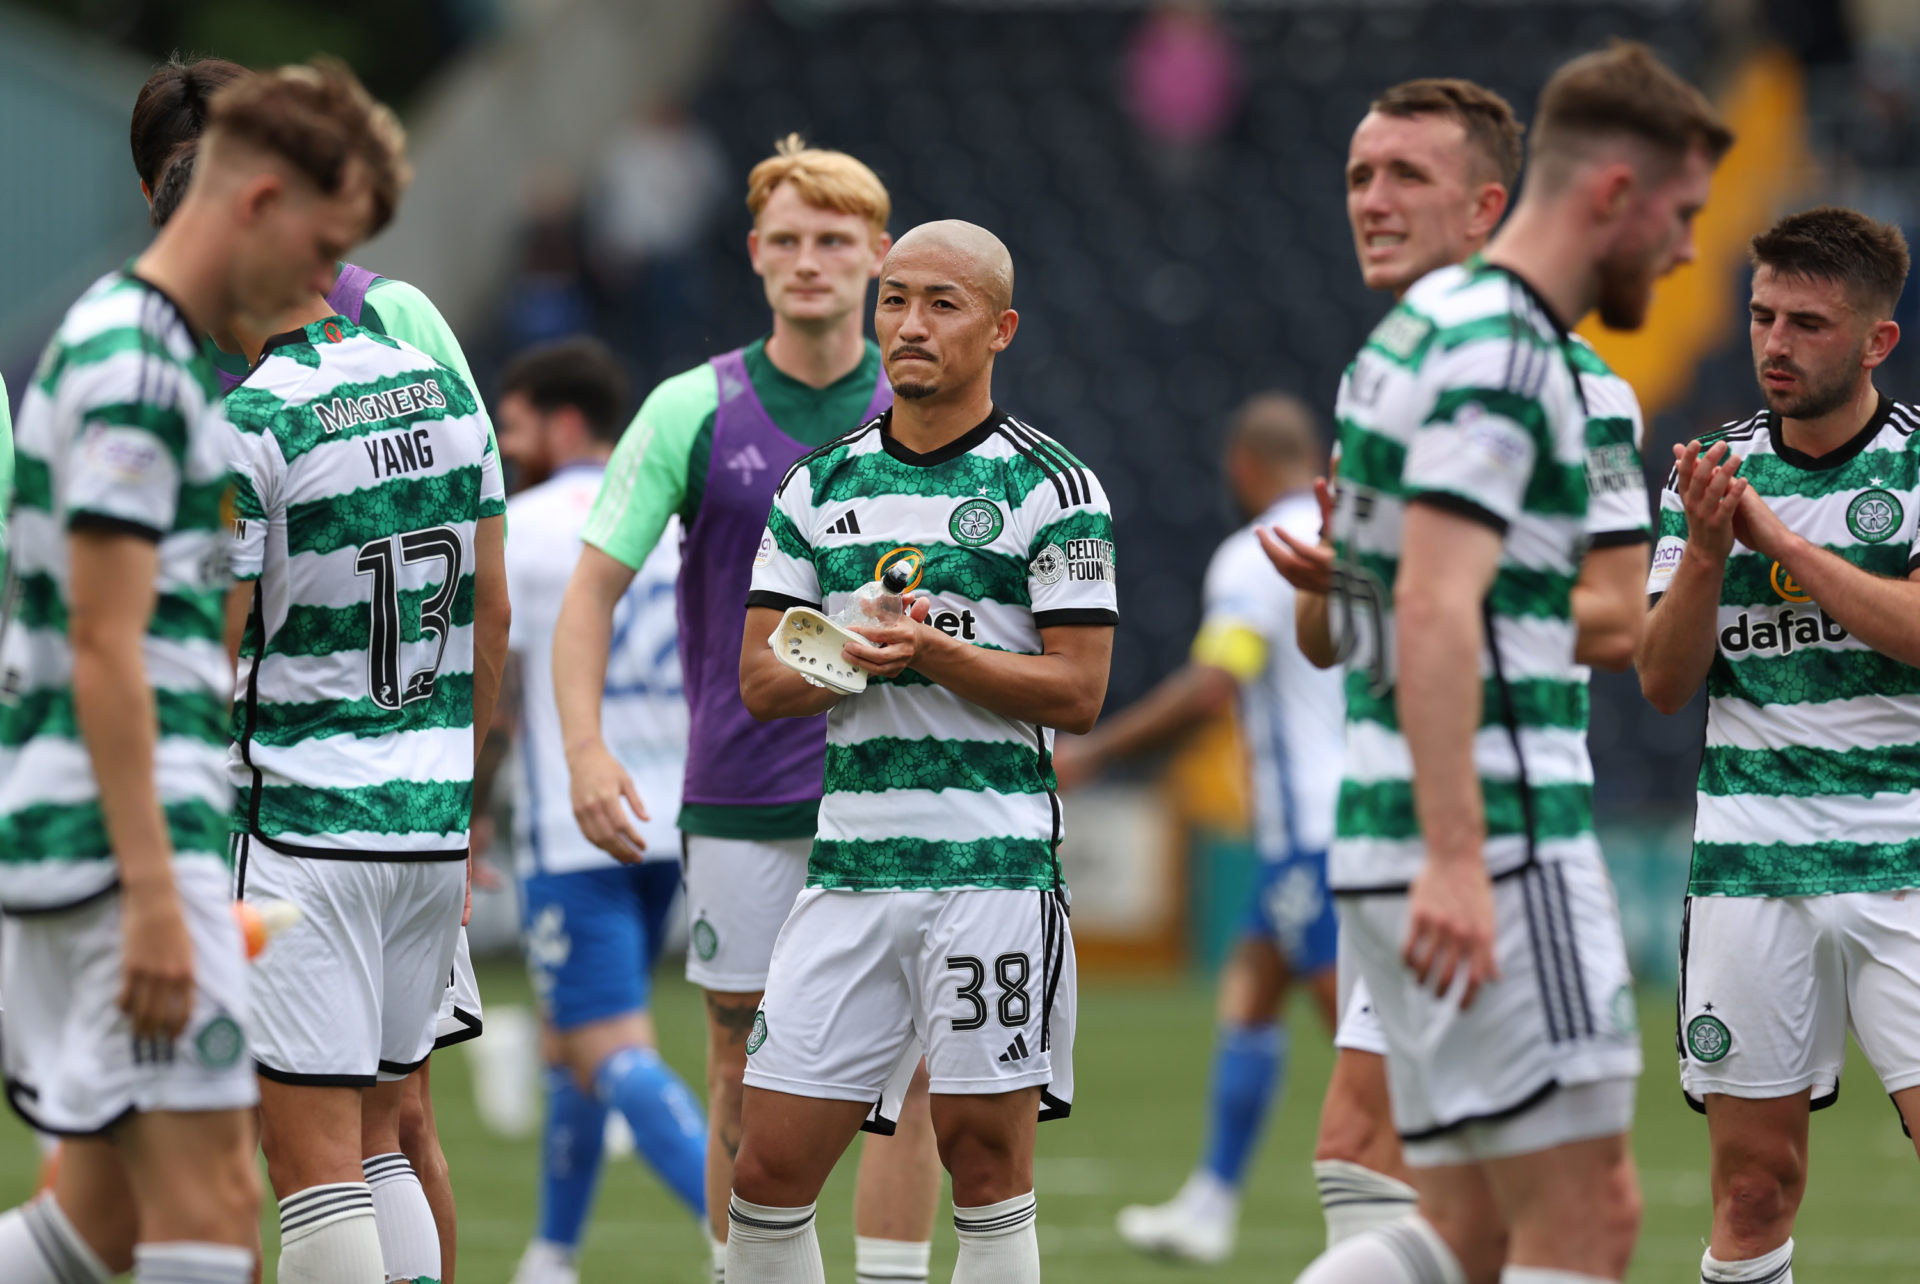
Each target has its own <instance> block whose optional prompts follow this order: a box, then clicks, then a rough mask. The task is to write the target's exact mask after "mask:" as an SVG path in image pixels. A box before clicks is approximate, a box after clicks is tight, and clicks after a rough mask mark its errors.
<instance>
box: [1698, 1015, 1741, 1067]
mask: <svg viewBox="0 0 1920 1284" xmlns="http://www.w3.org/2000/svg"><path fill="white" fill-rule="evenodd" d="M1732 1050H1733V1035H1732V1034H1731V1033H1729V1032H1728V1030H1727V1026H1726V1022H1724V1021H1722V1020H1721V1019H1720V1018H1719V1017H1715V1016H1697V1017H1695V1018H1694V1019H1693V1020H1691V1021H1689V1022H1687V1051H1689V1052H1691V1053H1693V1057H1694V1060H1696V1061H1705V1062H1708V1063H1709V1064H1711V1063H1712V1062H1715V1061H1718V1060H1720V1059H1721V1058H1722V1057H1724V1056H1726V1055H1727V1053H1729V1052H1731V1051H1732Z"/></svg>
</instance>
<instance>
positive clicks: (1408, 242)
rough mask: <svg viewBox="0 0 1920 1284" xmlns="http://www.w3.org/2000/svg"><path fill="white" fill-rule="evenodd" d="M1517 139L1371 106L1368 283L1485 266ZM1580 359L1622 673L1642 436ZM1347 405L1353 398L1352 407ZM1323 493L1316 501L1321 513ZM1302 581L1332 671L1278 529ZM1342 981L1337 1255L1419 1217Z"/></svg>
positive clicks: (1467, 100)
mask: <svg viewBox="0 0 1920 1284" xmlns="http://www.w3.org/2000/svg"><path fill="white" fill-rule="evenodd" d="M1521 135H1522V130H1521V126H1520V123H1519V121H1518V120H1517V119H1516V118H1515V117H1514V114H1513V111H1512V109H1511V108H1510V107H1509V106H1508V105H1507V103H1506V100H1505V99H1503V98H1501V97H1500V96H1499V95H1498V94H1495V93H1493V92H1491V91H1490V90H1487V89H1484V88H1482V87H1481V86H1479V85H1476V84H1474V83H1472V82H1471V81H1464V80H1449V79H1429V80H1413V81H1407V82H1405V83H1403V84H1400V85H1396V86H1394V87H1393V88H1391V89H1389V90H1387V91H1386V92H1384V93H1382V94H1381V95H1380V96H1379V97H1378V98H1376V99H1375V100H1374V102H1373V104H1372V105H1371V107H1370V108H1369V110H1368V114H1367V115H1366V117H1364V118H1363V119H1362V120H1361V122H1360V125H1359V126H1358V127H1357V128H1356V129H1355V130H1354V135H1353V140H1352V143H1351V145H1350V148H1349V153H1348V160H1347V214H1348V221H1349V223H1350V225H1351V227H1352V230H1353V236H1354V251H1355V255H1356V257H1357V258H1358V260H1359V263H1360V268H1361V276H1362V279H1363V280H1364V281H1365V282H1366V284H1367V285H1368V286H1369V287H1370V288H1373V289H1376V290H1383V291H1387V292H1390V293H1392V294H1393V295H1394V297H1395V298H1396V299H1398V298H1399V297H1400V296H1402V295H1404V294H1405V293H1406V291H1407V290H1408V289H1409V288H1411V286H1412V285H1413V283H1414V282H1415V281H1417V280H1419V279H1420V278H1421V277H1423V276H1425V275H1427V273H1429V272H1431V271H1434V270H1435V269H1437V268H1441V267H1446V266H1449V265H1451V264H1454V263H1457V262H1459V261H1461V260H1462V259H1464V258H1466V257H1467V256H1468V255H1470V254H1472V253H1475V252H1477V251H1479V250H1480V249H1481V248H1482V247H1483V246H1484V245H1485V243H1486V239H1487V237H1488V236H1489V235H1490V234H1491V232H1492V230H1493V228H1494V226H1495V225H1496V224H1497V223H1498V222H1499V219H1500V217H1501V215H1502V214H1504V213H1505V211H1506V208H1507V199H1508V193H1509V192H1510V191H1511V190H1512V188H1513V186H1514V184H1515V183H1516V182H1517V180H1518V178H1519V173H1520V154H1521ZM1573 344H1574V347H1573V351H1572V354H1571V355H1572V358H1573V361H1574V365H1575V367H1576V368H1577V369H1578V371H1579V373H1580V386H1581V392H1582V395H1583V396H1584V398H1585V399H1586V403H1587V473H1588V481H1589V487H1590V490H1591V492H1592V494H1591V497H1590V501H1589V504H1588V510H1587V530H1588V533H1589V541H1590V542H1589V547H1588V552H1587V556H1586V557H1585V559H1584V560H1583V561H1582V562H1581V565H1580V578H1579V580H1578V581H1577V582H1576V583H1575V585H1574V588H1573V613H1574V620H1575V623H1576V625H1577V629H1578V640H1577V642H1576V658H1577V659H1579V660H1580V661H1581V662H1582V663H1584V664H1591V665H1597V666H1600V667H1603V668H1608V669H1615V670H1618V669H1622V668H1624V667H1626V665H1627V664H1628V663H1629V662H1630V660H1631V657H1632V654H1633V644H1634V641H1635V639H1636V637H1637V628H1638V625H1639V622H1640V620H1641V618H1642V616H1643V615H1644V597H1645V594H1644V591H1643V588H1642V587H1641V581H1642V578H1643V576H1644V574H1645V567H1646V545H1647V543H1648V542H1649V541H1650V539H1651V529H1650V523H1649V519H1648V498H1647V492H1646V481H1645V477H1644V475H1643V474H1642V471H1641V466H1640V456H1639V445H1640V438H1641V434H1642V420H1641V415H1640V408H1639V403H1638V400H1637V399H1636V398H1635V396H1634V393H1633V389H1632V388H1631V387H1630V386H1629V385H1628V384H1627V383H1626V381H1625V380H1623V379H1621V378H1620V377H1619V376H1618V375H1615V374H1614V373H1613V372H1612V371H1611V370H1609V369H1608V368H1607V366H1606V364H1605V362H1604V361H1602V360H1601V359H1600V356H1599V354H1598V353H1596V352H1594V350H1593V348H1592V347H1591V346H1590V345H1588V344H1587V343H1586V341H1585V340H1583V339H1581V338H1579V337H1578V336H1574V339H1573ZM1351 392H1352V390H1351V389H1348V390H1347V394H1346V395H1351ZM1330 498H1331V496H1330V493H1328V492H1324V491H1323V493H1322V501H1323V504H1324V503H1326V502H1327V501H1328V500H1330ZM1264 539H1265V542H1266V544H1267V545H1268V551H1269V554H1270V555H1271V556H1273V557H1274V558H1275V560H1276V564H1278V565H1280V566H1281V568H1282V570H1283V572H1284V573H1286V574H1288V575H1289V576H1292V577H1296V585H1297V588H1298V593H1299V596H1298V598H1297V599H1296V601H1297V604H1298V606H1299V608H1300V619H1301V622H1302V623H1303V624H1304V625H1307V626H1310V627H1305V628H1303V629H1302V631H1301V634H1300V640H1301V644H1302V646H1303V647H1305V648H1306V651H1307V653H1308V654H1309V655H1312V656H1314V657H1315V658H1316V661H1317V662H1324V663H1328V664H1331V663H1332V662H1333V660H1334V652H1333V646H1332V641H1331V638H1330V636H1329V634H1328V630H1327V615H1326V609H1325V601H1326V599H1325V590H1326V588H1327V583H1328V580H1329V579H1330V576H1331V551H1330V547H1331V546H1330V544H1328V543H1326V542H1324V541H1323V542H1322V544H1321V545H1320V547H1319V548H1318V549H1315V548H1314V547H1313V546H1312V545H1311V543H1310V542H1309V541H1306V540H1303V539H1301V538H1300V537H1299V534H1298V533H1297V532H1292V531H1288V530H1287V529H1285V528H1284V527H1283V528H1281V529H1279V530H1277V531H1270V532H1266V533H1265V535H1264ZM1352 971H1353V969H1352V965H1351V963H1349V964H1348V965H1347V967H1346V968H1345V969H1344V972H1345V976H1344V978H1343V979H1344V980H1345V982H1346V994H1345V998H1344V999H1343V1001H1342V1004H1341V1011H1342V1013H1343V1017H1342V1020H1341V1023H1340V1028H1339V1031H1338V1033H1337V1035H1336V1037H1335V1045H1336V1059H1335V1062H1334V1071H1333V1074H1332V1076H1331V1078H1330V1079H1329V1081H1328V1085H1327V1094H1326V1098H1325V1100H1324V1102H1323V1103H1322V1106H1321V1112H1320V1134H1319V1138H1318V1141H1317V1143H1316V1145H1315V1152H1314V1176H1315V1179H1316V1183H1317V1185H1318V1187H1319V1191H1320V1199H1321V1204H1322V1207H1323V1209H1324V1211H1325V1214H1326V1220H1327V1238H1328V1242H1329V1243H1330V1244H1331V1243H1337V1242H1338V1241H1339V1240H1341V1239H1344V1238H1346V1237H1347V1236H1348V1235H1351V1234H1354V1233H1357V1232H1358V1231H1361V1230H1366V1229H1368V1228H1370V1227H1372V1226H1376V1225H1382V1224H1385V1223H1387V1222H1391V1221H1396V1220H1398V1219H1399V1218H1401V1217H1404V1216H1406V1215H1407V1214H1409V1213H1411V1212H1412V1211H1413V1204H1414V1191H1413V1188H1412V1187H1411V1186H1409V1185H1407V1184H1406V1181H1405V1175H1406V1174H1405V1166H1404V1164H1403V1163H1402V1161H1401V1157H1400V1147H1399V1139H1398V1138H1397V1137H1396V1136H1395V1134H1394V1132H1393V1127H1392V1121H1391V1118H1390V1112H1389V1110H1388V1105H1387V1071H1386V1062H1385V1056H1386V1043H1385V1040H1384V1037H1383V1036H1382V1034H1381V1032H1380V1027H1379V1022H1378V1020H1377V1019H1376V1018H1375V1017H1374V1014H1373V1011H1372V1008H1371V1005H1370V1003H1369V1002H1368V996H1367V992H1366V985H1365V983H1364V982H1361V981H1359V980H1358V979H1357V978H1356V977H1354V976H1353V975H1352Z"/></svg>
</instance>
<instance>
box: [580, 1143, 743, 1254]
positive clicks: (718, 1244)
mask: <svg viewBox="0 0 1920 1284" xmlns="http://www.w3.org/2000/svg"><path fill="white" fill-rule="evenodd" d="M619 1117H620V1116H619V1115H617V1114H615V1115H610V1116H608V1118H609V1119H618V1118H619ZM707 1249H708V1251H709V1252H711V1253H712V1254H713V1284H727V1241H726V1240H724V1239H715V1238H714V1237H713V1228H712V1227H710V1226H709V1227H708V1228H707Z"/></svg>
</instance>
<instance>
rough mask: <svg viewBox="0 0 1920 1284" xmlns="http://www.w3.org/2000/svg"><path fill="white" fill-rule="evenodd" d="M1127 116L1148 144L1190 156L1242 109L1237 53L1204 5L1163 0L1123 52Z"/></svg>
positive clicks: (1192, 0)
mask: <svg viewBox="0 0 1920 1284" xmlns="http://www.w3.org/2000/svg"><path fill="white" fill-rule="evenodd" d="M1126 74H1127V81H1126V91H1127V109H1128V110H1129V111H1130V112H1131V113H1132V115H1133V120H1134V124H1135V125H1137V126H1138V127H1139V129H1140V132H1141V133H1142V134H1144V135H1145V136H1146V137H1147V139H1148V140H1149V141H1150V142H1153V143H1157V144H1159V145H1160V147H1161V149H1162V150H1163V151H1164V152H1167V153H1171V154H1173V155H1174V156H1190V155H1191V154H1192V153H1194V152H1195V151H1197V150H1198V149H1200V148H1202V147H1204V146H1205V145H1206V144H1208V143H1210V142H1212V141H1214V140H1215V139H1216V138H1218V137H1219V136H1220V135H1221V134H1222V133H1224V132H1225V131H1226V129H1227V126H1229V125H1230V124H1232V123H1233V118H1234V116H1235V114H1236V113H1237V112H1238V111H1239V109H1240V87H1241V72H1240V53H1239V50H1237V49H1236V48H1235V47H1234V44H1233V41H1232V40H1231V39H1230V38H1229V37H1228V35H1227V33H1226V30H1225V29H1224V28H1223V27H1222V26H1221V24H1220V20H1219V19H1218V18H1217V17H1215V15H1214V12H1213V7H1212V5H1211V3H1209V0H1164V2H1163V3H1160V4H1157V5H1155V6H1154V8H1153V10H1152V11H1151V12H1149V13H1148V14H1147V16H1146V17H1145V18H1144V19H1142V20H1141V23H1140V26H1139V28H1138V30H1136V31H1135V32H1134V34H1133V39H1132V42H1131V44H1130V45H1129V47H1128V49H1127V68H1126Z"/></svg>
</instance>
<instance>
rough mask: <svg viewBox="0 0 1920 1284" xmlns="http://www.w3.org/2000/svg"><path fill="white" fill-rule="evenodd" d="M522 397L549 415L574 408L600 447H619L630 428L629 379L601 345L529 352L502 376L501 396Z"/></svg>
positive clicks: (566, 344)
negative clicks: (608, 444)
mask: <svg viewBox="0 0 1920 1284" xmlns="http://www.w3.org/2000/svg"><path fill="white" fill-rule="evenodd" d="M516 392H517V393H519V394H520V395H521V396H523V397H525V398H526V399H527V400H528V401H530V402H532V403H533V406H534V409H536V410H538V411H540V412H541V413H543V414H545V413H547V412H550V411H554V410H559V409H560V408H561V407H563V406H572V407H573V408H574V409H575V410H578V411H579V412H580V417H581V418H582V419H584V420H586V422H587V427H588V428H589V429H590V430H591V431H592V433H593V436H594V439H595V440H597V441H603V442H613V441H618V440H620V433H621V431H622V430H624V429H625V428H626V426H627V420H626V410H627V375H626V372H625V371H624V370H622V369H621V368H620V363H619V362H618V361H617V360H615V359H614V355H613V353H612V351H611V350H610V349H609V348H608V347H607V345H606V344H604V343H602V342H600V341H599V340H598V339H587V338H579V339H561V340H559V341H557V342H554V343H544V344H541V345H540V346H539V347H537V348H529V349H527V350H526V351H525V352H523V353H521V354H520V355H519V356H517V357H515V358H514V359H513V360H512V361H510V362H508V363H507V368H506V370H505V371H503V372H502V373H501V375H500V395H501V396H503V397H505V396H508V395H510V394H512V393H516Z"/></svg>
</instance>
